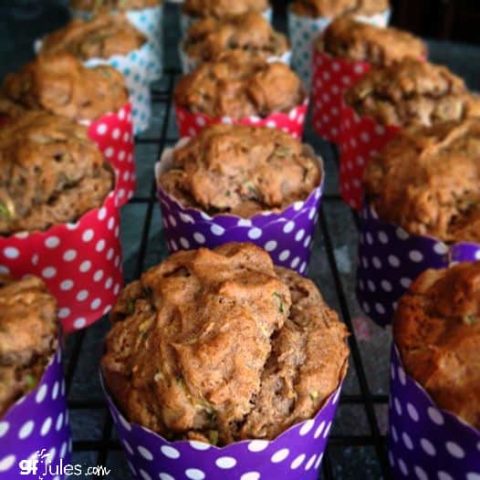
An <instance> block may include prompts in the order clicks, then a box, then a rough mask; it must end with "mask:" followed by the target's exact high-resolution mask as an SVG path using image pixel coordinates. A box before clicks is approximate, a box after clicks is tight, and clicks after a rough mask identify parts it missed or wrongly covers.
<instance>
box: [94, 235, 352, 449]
mask: <svg viewBox="0 0 480 480" xmlns="http://www.w3.org/2000/svg"><path fill="white" fill-rule="evenodd" d="M111 320H112V324H113V326H112V329H111V331H110V332H109V334H108V335H107V340H106V349H105V354H104V357H103V359H102V370H103V373H104V376H105V380H106V383H107V385H108V388H109V390H110V392H111V394H112V395H113V398H114V399H115V400H116V401H117V403H118V405H119V407H120V408H121V410H122V411H123V412H124V414H125V415H126V416H127V418H128V419H129V420H130V421H131V422H135V423H137V424H140V425H142V426H144V427H147V428H149V429H151V430H153V431H156V432H158V433H160V434H161V435H163V436H165V437H166V438H169V439H172V440H173V439H187V438H188V439H192V440H200V441H205V442H210V443H212V444H218V445H225V444H228V443H230V442H233V441H237V440H242V439H247V438H266V439H271V438H273V437H275V436H277V435H278V434H280V433H281V432H283V431H284V430H286V429H287V428H289V427H290V426H291V425H293V424H295V423H298V422H300V421H302V420H305V419H307V418H310V417H312V416H314V415H315V414H316V412H317V411H318V410H319V409H320V408H321V406H322V405H323V404H324V402H325V400H326V399H327V398H328V396H329V395H330V394H331V393H332V392H333V391H335V390H336V388H337V387H338V386H339V384H340V382H341V380H342V379H343V377H344V375H345V371H346V368H347V358H348V347H347V345H346V337H347V329H346V328H345V326H344V325H343V324H342V323H341V322H340V321H339V319H338V316H337V314H336V313H335V312H334V311H333V310H331V309H330V308H329V307H328V306H327V305H326V304H325V302H324V300H323V299H322V296H321V294H320V293H319V291H318V290H317V288H316V287H315V285H314V284H313V283H312V282H311V281H310V280H307V279H305V278H304V277H301V276H300V275H298V274H296V273H295V272H293V271H289V270H285V269H281V268H274V266H273V263H272V261H271V259H270V257H269V255H268V254H267V253H266V252H265V251H263V250H261V249H260V248H258V247H256V246H254V245H252V244H235V243H231V244H226V245H223V246H221V247H218V248H216V249H214V250H208V249H200V250H192V251H184V252H178V253H175V254H173V255H172V256H170V257H169V258H168V259H167V260H166V261H164V262H163V263H162V264H160V265H158V266H156V267H153V268H152V269H151V270H149V271H148V272H146V273H144V274H143V275H142V277H141V279H140V280H139V281H136V282H134V283H132V284H130V285H129V286H127V288H126V289H125V290H124V291H123V293H122V294H121V295H120V299H119V301H118V303H117V305H116V306H115V307H114V309H113V313H112V316H111Z"/></svg>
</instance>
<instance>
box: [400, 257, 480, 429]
mask: <svg viewBox="0 0 480 480" xmlns="http://www.w3.org/2000/svg"><path fill="white" fill-rule="evenodd" d="M393 327H394V338H395V342H396V344H397V347H398V349H399V351H400V354H401V357H402V360H403V363H404V366H405V369H406V371H407V372H408V373H409V374H410V375H411V376H412V377H413V378H414V379H415V380H417V381H418V382H419V383H420V384H421V385H422V386H423V387H424V388H425V389H426V390H427V392H428V393H429V394H430V395H431V396H432V398H433V400H434V401H435V402H436V403H437V405H438V406H439V407H440V408H443V409H445V410H448V411H450V412H453V413H454V414H456V415H458V416H459V417H461V418H462V419H463V420H464V421H465V422H467V423H469V424H470V425H472V426H473V427H474V428H477V429H478V428H480V356H479V355H478V352H479V351H480V262H475V263H461V264H458V265H455V266H453V267H451V268H449V269H444V270H427V271H426V272H425V273H423V274H422V275H421V276H420V277H419V278H418V279H417V280H416V281H415V282H414V283H413V285H412V286H411V288H410V291H409V292H407V293H406V294H405V295H404V296H403V297H402V299H401V300H400V302H399V305H398V310H397V312H396V316H395V321H394V324H393Z"/></svg>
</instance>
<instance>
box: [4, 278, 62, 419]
mask: <svg viewBox="0 0 480 480" xmlns="http://www.w3.org/2000/svg"><path fill="white" fill-rule="evenodd" d="M57 347H58V323H57V302H56V300H55V298H54V297H53V296H52V295H50V293H49V292H48V291H47V287H46V286H45V284H44V283H43V280H41V279H40V278H37V277H25V278H23V279H22V280H19V281H14V280H12V279H10V278H9V277H6V276H4V275H0V418H2V416H3V415H4V414H5V413H6V412H7V410H8V408H9V407H10V406H11V405H13V404H14V403H15V402H16V401H17V400H18V399H20V398H21V397H23V396H24V395H26V394H27V393H28V392H29V391H30V390H32V389H34V388H35V387H36V385H37V383H38V382H39V380H40V378H41V377H42V375H43V372H44V370H45V367H46V366H47V364H48V362H49V360H50V358H51V356H52V355H53V354H54V353H55V351H56V350H57Z"/></svg>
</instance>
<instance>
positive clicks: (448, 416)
mask: <svg viewBox="0 0 480 480" xmlns="http://www.w3.org/2000/svg"><path fill="white" fill-rule="evenodd" d="M390 385H391V386H390V407H389V423H390V425H389V432H388V457H389V462H390V467H391V471H392V475H393V478H395V479H406V478H418V479H420V480H423V479H425V480H428V479H440V480H450V479H452V480H453V479H455V480H457V479H459V480H460V479H465V480H477V479H478V478H480V450H479V448H480V431H478V430H476V429H474V428H473V427H471V426H469V425H467V424H466V423H464V422H463V421H462V420H461V419H459V418H458V417H457V416H456V415H453V414H452V413H450V412H447V411H445V410H442V409H440V408H438V407H437V405H436V404H435V402H434V401H433V400H432V398H431V397H430V395H429V394H428V393H427V392H426V391H425V390H424V388H423V387H422V386H421V385H419V384H418V383H417V382H416V381H415V380H414V379H413V378H412V377H410V376H409V375H407V374H406V373H405V370H404V368H403V366H402V361H401V359H400V355H399V352H398V350H397V348H396V347H394V348H393V352H392V363H391V384H390Z"/></svg>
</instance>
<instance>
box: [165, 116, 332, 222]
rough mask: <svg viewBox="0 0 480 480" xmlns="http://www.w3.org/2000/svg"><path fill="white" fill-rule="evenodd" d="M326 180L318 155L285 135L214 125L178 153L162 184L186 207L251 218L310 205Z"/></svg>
mask: <svg viewBox="0 0 480 480" xmlns="http://www.w3.org/2000/svg"><path fill="white" fill-rule="evenodd" d="M322 175H323V172H322V171H321V169H320V166H319V162H318V160H317V159H316V158H315V156H314V154H313V152H311V151H310V150H309V149H308V148H307V147H306V146H304V145H302V143H300V142H299V141H298V140H295V139H294V138H292V137H291V136H290V135H288V134H286V133H284V132H281V131H279V130H275V129H270V128H260V127H246V126H231V125H214V126H211V127H208V128H205V129H204V130H202V132H201V133H200V134H199V135H198V136H197V137H195V138H193V139H191V140H190V141H189V142H188V143H187V144H186V145H184V146H182V147H179V148H176V149H174V151H173V161H172V165H171V167H170V169H169V170H167V171H166V172H163V173H162V174H161V175H160V177H159V179H158V181H159V185H160V187H161V188H163V189H164V190H165V191H166V192H167V193H168V194H169V195H171V196H172V197H174V198H175V199H176V200H178V201H179V202H180V203H181V204H182V205H184V206H188V207H193V208H198V209H200V210H202V211H205V212H207V213H209V214H211V215H215V214H220V213H225V214H232V215H238V216H241V217H245V218H246V217H251V216H252V215H254V214H256V213H259V212H261V211H272V210H281V209H284V208H286V207H287V206H289V205H290V204H292V203H294V202H296V201H301V200H305V199H306V198H307V197H308V195H310V193H311V192H312V191H313V190H314V189H315V188H316V187H318V186H319V184H320V181H321V178H322Z"/></svg>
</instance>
